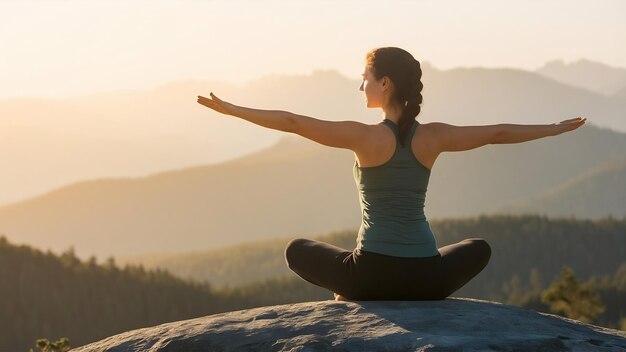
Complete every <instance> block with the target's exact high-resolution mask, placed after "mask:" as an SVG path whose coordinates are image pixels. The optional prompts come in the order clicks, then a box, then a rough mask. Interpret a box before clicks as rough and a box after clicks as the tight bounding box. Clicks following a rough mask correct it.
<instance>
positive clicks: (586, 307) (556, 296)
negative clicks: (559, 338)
mask: <svg viewBox="0 0 626 352" xmlns="http://www.w3.org/2000/svg"><path fill="white" fill-rule="evenodd" d="M541 301H542V302H544V303H546V304H548V305H550V310H552V311H553V312H555V313H556V314H564V315H565V316H566V317H568V318H572V319H576V320H579V321H582V322H584V323H592V322H593V321H595V319H596V317H597V316H598V315H599V314H600V313H602V312H604V310H605V307H604V304H603V303H602V301H601V299H600V296H599V295H598V293H597V292H596V291H594V290H593V289H592V288H591V287H589V285H585V284H581V283H579V282H578V280H577V279H576V276H575V275H574V271H573V270H572V268H570V267H568V266H563V268H562V270H561V276H560V278H559V279H558V280H556V281H554V282H553V283H552V284H551V285H550V287H548V288H547V289H546V290H545V291H544V292H542V294H541Z"/></svg>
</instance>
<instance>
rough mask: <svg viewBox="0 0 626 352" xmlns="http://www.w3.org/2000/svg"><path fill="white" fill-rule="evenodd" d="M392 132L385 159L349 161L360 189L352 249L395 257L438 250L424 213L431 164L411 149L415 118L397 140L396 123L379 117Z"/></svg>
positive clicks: (434, 254) (436, 251)
mask: <svg viewBox="0 0 626 352" xmlns="http://www.w3.org/2000/svg"><path fill="white" fill-rule="evenodd" d="M383 123H384V124H385V125H387V126H388V127H389V128H390V129H391V130H392V131H393V134H394V135H395V136H396V149H395V151H394V154H393V156H392V157H391V159H389V160H388V161H387V162H385V163H384V164H382V165H378V166H371V167H360V166H359V165H358V164H357V161H356V160H355V161H354V167H353V174H354V180H355V182H356V186H357V190H358V192H359V199H360V203H361V212H362V222H361V227H360V229H359V233H358V236H357V247H356V248H357V249H360V250H364V251H368V252H376V253H380V254H386V255H390V256H397V257H431V256H436V255H439V251H438V250H437V241H436V240H435V236H434V234H433V232H432V231H431V229H430V224H429V223H428V220H427V219H426V215H425V214H424V203H425V200H426V190H427V188H428V180H429V178H430V170H429V169H428V168H427V167H426V166H424V165H423V164H422V163H420V162H419V161H418V160H417V158H416V157H415V155H414V154H413V151H412V149H411V140H412V138H413V135H414V134H415V128H416V127H417V125H419V122H417V121H415V122H414V123H413V125H412V126H411V129H410V131H409V133H408V135H407V137H406V139H407V141H406V142H405V144H404V147H403V146H401V145H400V140H399V134H400V130H399V127H398V126H397V125H396V124H395V123H394V122H393V121H391V120H389V119H384V120H383Z"/></svg>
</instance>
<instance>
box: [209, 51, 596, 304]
mask: <svg viewBox="0 0 626 352" xmlns="http://www.w3.org/2000/svg"><path fill="white" fill-rule="evenodd" d="M362 76H363V81H362V83H361V86H360V88H359V89H360V90H361V91H363V92H365V98H366V101H367V107H368V108H382V110H383V117H384V118H383V121H382V122H380V123H378V124H375V125H368V124H364V123H360V122H357V121H325V120H319V119H315V118H312V117H308V116H302V115H296V114H293V113H290V112H287V111H281V110H258V109H251V108H245V107H241V106H236V105H233V104H230V103H227V102H225V101H223V100H221V99H219V98H218V97H216V96H215V95H214V94H213V93H211V94H210V96H211V99H209V98H205V97H202V96H198V103H200V104H202V105H205V106H207V107H209V108H211V109H213V110H216V111H218V112H221V113H224V114H227V115H232V116H236V117H239V118H242V119H245V120H248V121H250V122H252V123H255V124H258V125H261V126H263V127H267V128H272V129H276V130H280V131H285V132H290V133H296V134H298V135H300V136H303V137H305V138H308V139H311V140H313V141H315V142H318V143H320V144H324V145H327V146H330V147H335V148H346V149H350V150H352V151H353V152H354V154H355V159H356V160H355V163H354V166H353V174H354V178H355V181H356V184H357V189H358V191H359V198H360V201H361V210H362V214H363V218H362V222H361V227H360V229H359V233H358V237H357V247H356V248H355V249H354V250H353V251H348V250H345V249H343V248H339V247H336V246H333V245H331V244H328V243H324V242H320V241H314V240H309V239H304V238H298V239H294V240H292V241H290V242H289V244H288V245H287V248H286V249H285V259H286V262H287V265H288V267H289V268H290V269H291V270H293V271H294V272H295V273H296V274H298V275H299V276H300V277H301V278H303V279H304V280H306V281H308V282H311V283H313V284H315V285H318V286H321V287H324V288H327V289H329V290H331V291H333V292H335V299H336V300H433V299H444V298H446V297H448V296H449V295H450V294H452V293H453V292H455V291H456V290H458V289H459V288H461V287H462V286H463V285H465V284H466V283H467V282H468V281H469V280H471V279H472V278H473V277H474V276H476V275H477V274H478V273H479V272H480V271H481V270H482V269H483V268H484V267H485V266H486V265H487V262H488V261H489V258H490V256H491V248H490V246H489V244H488V243H487V242H486V241H485V240H483V239H481V238H468V239H465V240H463V241H460V242H458V243H455V244H451V245H448V246H444V247H441V248H437V243H436V240H435V237H434V235H433V233H432V231H431V229H430V226H429V224H428V220H427V219H426V216H425V215H424V211H423V208H424V201H425V195H426V189H427V186H428V180H429V178H430V173H431V170H432V167H433V165H434V163H435V160H436V159H437V156H439V154H441V153H442V152H452V151H464V150H471V149H474V148H478V147H481V146H484V145H487V144H503V143H520V142H524V141H529V140H533V139H537V138H543V137H547V136H556V135H558V134H561V133H563V132H566V131H571V130H574V129H576V128H578V127H580V126H582V125H583V124H584V123H585V120H586V119H585V118H582V117H578V118H574V119H569V120H565V121H561V122H559V123H553V124H549V125H514V124H498V125H488V126H454V125H449V124H446V123H441V122H432V123H425V124H420V123H419V122H417V121H416V120H415V118H416V117H417V115H418V114H419V113H420V104H421V103H422V95H421V90H422V87H423V85H422V83H421V77H422V71H421V68H420V63H419V62H418V61H417V60H415V59H414V58H413V56H412V55H411V54H410V53H408V52H407V51H405V50H402V49H400V48H395V47H383V48H376V49H373V50H371V51H370V52H368V53H367V55H366V59H365V66H364V71H363V74H362Z"/></svg>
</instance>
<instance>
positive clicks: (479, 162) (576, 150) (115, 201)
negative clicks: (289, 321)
mask: <svg viewBox="0 0 626 352" xmlns="http://www.w3.org/2000/svg"><path fill="white" fill-rule="evenodd" d="M289 137H290V138H284V139H281V140H280V142H279V143H277V144H275V145H274V146H272V147H270V148H268V149H266V150H262V151H260V152H257V153H254V154H252V155H248V156H244V157H241V158H238V159H235V160H230V161H227V162H223V163H220V164H215V165H207V166H198V167H192V168H187V169H181V170H172V171H168V172H162V173H158V174H154V175H150V176H146V177H143V178H118V179H100V180H91V181H84V182H79V183H75V184H71V185H67V186H65V187H62V188H59V189H56V190H54V191H51V192H48V193H46V194H43V195H41V196H39V197H35V198H31V199H28V200H25V201H22V202H18V203H14V204H10V205H5V206H0V234H2V233H4V234H5V235H6V236H7V237H9V238H11V239H12V240H14V241H18V242H24V243H28V244H33V245H37V246H40V247H43V248H49V249H52V250H56V251H61V250H64V249H65V248H67V247H68V246H74V247H75V249H76V251H77V253H79V255H81V256H89V255H97V256H99V257H104V256H110V255H115V256H129V255H139V254H147V253H154V252H177V251H190V250H196V249H211V248H217V247H219V246H225V245H230V244H239V243H244V242H249V241H256V240H262V239H268V238H273V237H286V236H292V237H301V236H307V235H311V234H318V233H328V232H333V231H340V230H344V229H346V230H347V229H358V226H359V225H360V222H361V210H360V206H359V201H358V197H357V194H356V186H355V183H354V179H353V176H352V166H353V165H354V155H353V153H352V152H351V151H348V150H345V149H336V148H328V147H325V146H322V145H320V144H317V143H314V142H312V141H309V140H307V139H304V138H301V137H299V136H295V135H293V136H289ZM624 151H626V136H625V135H624V134H621V133H616V132H614V131H611V130H607V129H600V128H596V127H594V126H593V125H587V126H583V127H581V128H579V129H578V130H575V131H572V132H570V133H568V134H565V135H559V136H554V137H547V138H543V139H538V140H534V141H530V142H526V143H520V144H499V145H487V146H484V147H481V148H478V149H474V150H471V151H467V152H464V153H443V154H442V155H441V156H440V157H439V158H438V160H437V162H436V164H435V166H434V167H433V170H432V172H431V179H430V184H429V188H428V193H427V199H426V207H425V213H426V214H427V216H428V217H429V218H430V219H432V218H442V217H457V216H474V215H478V214H484V213H491V212H497V210H498V209H500V208H501V207H503V206H505V205H507V204H509V203H511V202H513V201H516V200H517V199H526V198H527V197H528V196H529V195H538V194H541V193H542V192H544V191H548V190H551V189H553V188H554V187H558V186H559V185H561V184H563V183H564V182H567V181H568V180H570V179H571V178H572V177H573V176H575V175H579V174H582V173H586V172H588V171H589V170H592V169H594V168H596V167H598V166H599V165H607V164H610V163H618V162H621V161H622V160H623V158H624ZM611 191H613V192H614V194H615V197H618V198H616V199H619V197H623V195H624V192H626V189H624V187H617V188H616V189H613V188H611ZM578 194H580V193H578ZM581 197H582V199H579V200H578V201H580V202H587V203H589V207H597V208H598V209H606V210H607V212H611V213H613V214H616V212H617V211H619V209H623V207H619V205H618V208H616V209H613V208H611V207H607V205H606V204H605V203H604V200H603V199H598V198H594V197H592V196H591V195H588V194H581ZM611 199H614V198H611ZM591 201H595V203H592V202H591ZM575 215H576V216H579V217H581V218H593V215H594V214H589V213H587V212H577V213H575Z"/></svg>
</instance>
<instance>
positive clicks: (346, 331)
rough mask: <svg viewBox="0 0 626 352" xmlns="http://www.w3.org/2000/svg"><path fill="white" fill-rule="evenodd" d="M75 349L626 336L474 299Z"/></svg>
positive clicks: (132, 336)
mask: <svg viewBox="0 0 626 352" xmlns="http://www.w3.org/2000/svg"><path fill="white" fill-rule="evenodd" d="M72 351H75V352H95V351H98V352H100V351H111V352H113V351H115V352H118V351H133V352H138V351H151V352H156V351H160V352H161V351H168V352H172V351H181V352H195V351H626V333H625V332H623V331H619V330H613V329H606V328H602V327H599V326H594V325H589V324H584V323H581V322H579V321H576V320H572V319H567V318H563V317H560V316H556V315H551V314H543V313H538V312H535V311H533V310H530V309H526V308H520V307H515V306H509V305H504V304H500V303H496V302H490V301H482V300H475V299H468V298H453V297H450V298H447V299H445V300H441V301H356V302H344V301H332V300H329V301H319V302H304V303H296V304H285V305H277V306H269V307H260V308H253V309H246V310H240V311H234V312H227V313H220V314H214V315H209V316H205V317H201V318H195V319H189V320H183V321H177V322H172V323H166V324H161V325H158V326H154V327H148V328H142V329H137V330H132V331H128V332H125V333H121V334H118V335H115V336H111V337H108V338H106V339H103V340H100V341H97V342H93V343H90V344H88V345H85V346H81V347H77V348H74V349H72Z"/></svg>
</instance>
